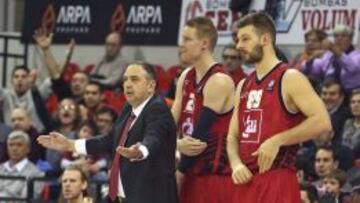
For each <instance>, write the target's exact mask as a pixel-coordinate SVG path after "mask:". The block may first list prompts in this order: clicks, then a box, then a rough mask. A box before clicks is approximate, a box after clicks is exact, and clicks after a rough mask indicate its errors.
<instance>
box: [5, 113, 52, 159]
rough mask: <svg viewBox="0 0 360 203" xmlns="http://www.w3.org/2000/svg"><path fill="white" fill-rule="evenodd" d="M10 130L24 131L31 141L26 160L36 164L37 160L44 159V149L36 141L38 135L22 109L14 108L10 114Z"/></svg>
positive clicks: (28, 116)
mask: <svg viewBox="0 0 360 203" xmlns="http://www.w3.org/2000/svg"><path fill="white" fill-rule="evenodd" d="M11 128H12V129H13V130H21V131H24V132H26V133H27V134H28V135H29V137H30V141H31V143H30V144H31V151H30V153H29V155H28V158H29V160H30V161H32V162H33V163H35V164H36V163H37V161H38V160H40V159H44V158H45V148H44V147H43V146H41V145H40V144H39V143H38V142H37V141H36V139H37V137H38V136H39V133H38V131H37V130H36V129H35V128H34V127H33V125H32V120H31V118H30V115H29V114H28V112H26V111H25V110H24V109H22V108H15V109H14V110H13V111H12V112H11Z"/></svg>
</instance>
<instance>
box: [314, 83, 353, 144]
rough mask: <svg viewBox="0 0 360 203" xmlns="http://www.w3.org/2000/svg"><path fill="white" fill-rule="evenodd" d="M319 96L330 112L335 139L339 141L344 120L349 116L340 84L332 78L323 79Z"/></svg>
mask: <svg viewBox="0 0 360 203" xmlns="http://www.w3.org/2000/svg"><path fill="white" fill-rule="evenodd" d="M320 96H321V99H322V100H323V101H324V103H325V105H326V109H327V110H328V112H329V114H330V118H331V125H332V127H333V130H334V131H335V135H336V137H335V139H336V141H340V135H342V130H343V127H344V124H345V120H346V119H347V118H350V117H351V113H350V110H349V107H348V105H347V103H346V102H345V95H344V92H343V90H342V87H341V84H340V83H339V82H337V81H336V80H333V79H328V80H325V81H324V84H323V86H322V88H321V94H320Z"/></svg>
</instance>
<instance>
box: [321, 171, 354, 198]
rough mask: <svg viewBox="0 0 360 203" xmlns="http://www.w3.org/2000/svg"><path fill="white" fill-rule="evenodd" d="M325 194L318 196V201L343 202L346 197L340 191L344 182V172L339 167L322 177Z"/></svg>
mask: <svg viewBox="0 0 360 203" xmlns="http://www.w3.org/2000/svg"><path fill="white" fill-rule="evenodd" d="M322 182H323V187H324V191H325V194H323V195H322V196H321V197H320V203H345V202H346V201H345V199H346V198H348V197H347V194H346V193H343V192H341V189H342V187H343V186H344V185H345V183H346V176H345V173H344V172H343V171H341V170H339V169H335V170H333V171H331V172H330V173H329V174H328V175H326V176H325V177H324V179H323V181H322Z"/></svg>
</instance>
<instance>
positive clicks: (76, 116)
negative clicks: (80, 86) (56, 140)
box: [55, 98, 81, 129]
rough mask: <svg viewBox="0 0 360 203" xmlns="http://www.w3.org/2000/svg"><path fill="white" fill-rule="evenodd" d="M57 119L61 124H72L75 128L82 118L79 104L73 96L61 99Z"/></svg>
mask: <svg viewBox="0 0 360 203" xmlns="http://www.w3.org/2000/svg"><path fill="white" fill-rule="evenodd" d="M55 120H56V121H57V122H58V124H59V126H63V127H65V126H72V128H73V129H75V128H76V127H77V126H78V125H79V123H80V120H81V116H80V109H79V105H78V104H77V103H76V102H75V100H74V99H72V98H64V99H63V100H61V102H60V105H59V107H58V110H57V116H56V118H55Z"/></svg>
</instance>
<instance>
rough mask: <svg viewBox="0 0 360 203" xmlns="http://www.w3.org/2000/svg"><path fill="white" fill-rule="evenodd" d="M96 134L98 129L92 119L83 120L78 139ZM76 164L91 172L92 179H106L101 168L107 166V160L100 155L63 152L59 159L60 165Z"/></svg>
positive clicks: (64, 166)
mask: <svg viewBox="0 0 360 203" xmlns="http://www.w3.org/2000/svg"><path fill="white" fill-rule="evenodd" d="M97 134H98V129H97V127H96V125H95V123H93V122H92V121H86V122H84V123H83V124H82V125H81V126H80V128H79V131H78V133H77V135H78V136H77V138H79V139H90V138H92V137H95V135H97ZM70 165H77V166H79V167H81V168H82V170H84V171H86V172H88V173H90V174H91V177H92V179H93V180H96V181H105V180H107V175H106V173H105V172H104V171H103V170H102V169H105V167H106V166H107V161H106V159H105V158H104V157H103V156H102V155H80V154H78V153H70V152H68V153H65V154H64V156H63V158H62V160H61V167H62V168H66V167H68V166H70Z"/></svg>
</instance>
